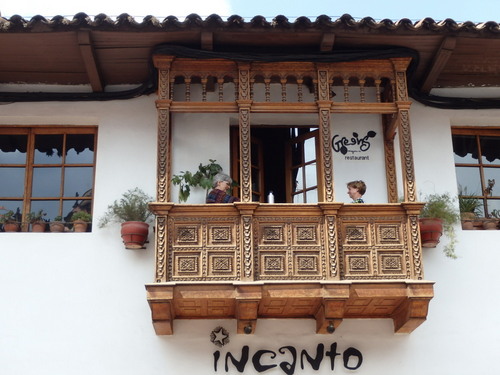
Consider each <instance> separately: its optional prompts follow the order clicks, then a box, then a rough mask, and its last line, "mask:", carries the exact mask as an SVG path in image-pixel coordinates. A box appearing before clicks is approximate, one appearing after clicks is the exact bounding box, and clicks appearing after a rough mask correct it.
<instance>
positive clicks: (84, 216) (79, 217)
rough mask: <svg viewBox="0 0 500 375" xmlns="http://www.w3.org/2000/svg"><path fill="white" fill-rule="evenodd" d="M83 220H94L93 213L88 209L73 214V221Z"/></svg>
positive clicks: (88, 221) (87, 221)
mask: <svg viewBox="0 0 500 375" xmlns="http://www.w3.org/2000/svg"><path fill="white" fill-rule="evenodd" d="M76 220H82V221H85V222H86V223H90V222H91V221H92V215H91V214H89V213H88V212H87V211H77V212H75V213H74V214H73V215H71V221H76Z"/></svg>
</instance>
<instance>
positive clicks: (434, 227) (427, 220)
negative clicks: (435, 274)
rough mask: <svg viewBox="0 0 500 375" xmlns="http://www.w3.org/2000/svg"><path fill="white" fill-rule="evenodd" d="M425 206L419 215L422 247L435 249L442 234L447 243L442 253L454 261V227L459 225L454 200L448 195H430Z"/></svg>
mask: <svg viewBox="0 0 500 375" xmlns="http://www.w3.org/2000/svg"><path fill="white" fill-rule="evenodd" d="M424 201H425V202H426V203H425V206H424V208H423V209H422V212H421V213H420V236H421V239H422V247H436V246H437V244H438V243H439V240H440V237H441V235H442V234H443V233H444V234H445V235H446V236H447V237H448V240H449V242H448V243H447V244H446V245H445V247H444V249H443V251H444V253H445V255H446V256H447V257H449V258H453V259H455V258H456V257H457V256H456V255H455V245H456V242H457V239H456V233H455V228H454V225H455V224H457V223H459V220H460V215H459V214H458V212H457V210H456V208H455V205H454V199H453V198H452V197H451V196H450V194H449V193H444V194H430V195H428V196H426V199H425V200H424Z"/></svg>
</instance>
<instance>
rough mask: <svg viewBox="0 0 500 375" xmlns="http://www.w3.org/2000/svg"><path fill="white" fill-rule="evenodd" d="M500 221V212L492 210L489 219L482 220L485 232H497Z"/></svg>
mask: <svg viewBox="0 0 500 375" xmlns="http://www.w3.org/2000/svg"><path fill="white" fill-rule="evenodd" d="M499 219H500V211H499V210H498V209H495V210H492V211H491V212H490V215H489V217H487V218H484V219H483V220H482V224H483V229H485V230H496V229H498V223H499V221H500V220H499Z"/></svg>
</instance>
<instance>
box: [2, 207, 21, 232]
mask: <svg viewBox="0 0 500 375" xmlns="http://www.w3.org/2000/svg"><path fill="white" fill-rule="evenodd" d="M0 210H2V211H6V212H5V213H4V214H0V224H2V226H3V230H4V231H6V232H19V229H20V228H21V225H20V223H19V221H18V219H17V217H18V216H17V215H16V214H14V211H12V210H7V209H6V208H5V207H0Z"/></svg>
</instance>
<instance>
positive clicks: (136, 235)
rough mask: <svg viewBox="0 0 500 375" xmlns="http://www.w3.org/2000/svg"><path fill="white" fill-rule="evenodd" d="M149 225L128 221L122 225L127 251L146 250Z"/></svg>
mask: <svg viewBox="0 0 500 375" xmlns="http://www.w3.org/2000/svg"><path fill="white" fill-rule="evenodd" d="M148 233H149V224H147V223H143V222H142V221H126V222H124V223H122V229H121V235H122V240H123V243H124V244H125V248H126V249H145V247H144V244H145V243H146V240H147V239H148Z"/></svg>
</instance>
